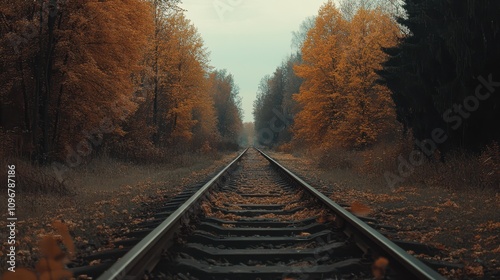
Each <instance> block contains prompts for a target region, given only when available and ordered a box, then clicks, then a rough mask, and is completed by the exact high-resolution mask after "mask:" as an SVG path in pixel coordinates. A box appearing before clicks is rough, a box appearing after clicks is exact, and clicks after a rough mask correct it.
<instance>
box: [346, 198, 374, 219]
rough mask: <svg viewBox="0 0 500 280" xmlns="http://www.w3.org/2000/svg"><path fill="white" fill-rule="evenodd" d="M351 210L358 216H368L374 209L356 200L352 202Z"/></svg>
mask: <svg viewBox="0 0 500 280" xmlns="http://www.w3.org/2000/svg"><path fill="white" fill-rule="evenodd" d="M351 212H352V213H354V214H356V215H357V216H361V217H365V216H368V215H369V214H370V213H371V212H372V210H371V209H370V207H368V206H366V205H364V204H361V203H359V202H357V201H355V202H353V203H352V204H351Z"/></svg>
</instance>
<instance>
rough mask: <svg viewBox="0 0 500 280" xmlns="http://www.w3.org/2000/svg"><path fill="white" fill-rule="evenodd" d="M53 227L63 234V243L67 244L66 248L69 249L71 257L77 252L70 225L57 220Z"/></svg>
mask: <svg viewBox="0 0 500 280" xmlns="http://www.w3.org/2000/svg"><path fill="white" fill-rule="evenodd" d="M52 227H53V228H54V229H56V231H57V232H59V234H60V235H61V236H62V243H63V244H64V246H66V249H68V252H69V256H70V258H71V257H72V256H73V254H74V253H75V244H73V239H72V238H71V235H70V234H69V230H68V226H67V225H66V224H64V223H62V222H61V221H59V220H56V221H54V222H53V223H52Z"/></svg>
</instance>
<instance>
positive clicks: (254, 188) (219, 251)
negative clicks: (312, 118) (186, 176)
mask: <svg viewBox="0 0 500 280" xmlns="http://www.w3.org/2000/svg"><path fill="white" fill-rule="evenodd" d="M369 224H370V225H371V226H370V225H369ZM374 228H377V230H378V231H377V230H375V229H374ZM382 233H384V234H385V236H384V235H383V234H382ZM386 236H390V227H388V226H383V225H379V224H377V223H376V221H374V220H371V219H364V221H363V220H361V219H360V218H359V217H356V216H354V215H353V214H351V213H350V212H348V211H347V210H345V208H343V207H341V206H340V205H337V204H335V203H334V202H333V201H331V200H330V199H329V198H328V197H326V196H325V195H324V194H322V193H320V192H318V191H317V190H316V189H314V188H313V187H311V186H309V185H308V184H307V183H305V182H304V181H303V180H301V179H300V178H298V177H297V176H296V175H294V174H293V173H291V172H290V171H288V170H287V169H285V168H284V167H283V166H281V165H280V164H279V163H277V162H276V161H274V160H273V159H271V158H270V157H268V156H267V155H265V154H264V153H263V152H261V151H259V150H257V149H253V148H250V149H247V150H245V151H244V152H243V153H242V154H240V155H239V156H238V157H237V158H236V159H235V160H234V161H233V162H231V163H230V164H229V165H228V166H227V167H225V168H224V169H223V170H222V171H221V172H220V173H218V174H217V175H216V176H215V177H213V178H212V179H211V180H210V181H208V182H207V183H206V184H204V185H197V186H194V187H192V188H190V189H187V190H185V191H184V192H182V193H181V194H179V195H178V196H177V197H176V198H174V199H172V200H170V201H169V202H167V203H166V204H165V205H163V206H162V208H161V209H160V210H159V212H158V213H157V214H155V215H154V217H152V218H151V219H150V220H149V221H147V222H144V223H142V224H141V225H139V228H138V229H136V230H134V231H132V232H130V233H128V234H127V235H126V236H124V238H123V240H121V241H119V242H117V244H115V245H116V247H118V248H119V249H116V250H111V251H107V252H102V253H99V254H94V255H93V256H89V257H88V259H89V260H90V259H96V258H99V260H101V261H100V263H99V265H94V266H84V267H74V268H72V270H73V272H74V274H75V275H81V274H85V275H89V276H94V277H95V276H98V275H100V276H99V278H98V279H103V280H108V279H200V280H210V279H242V280H243V279H252V280H254V279H373V271H372V270H373V264H374V262H375V260H377V259H379V258H383V260H387V261H388V266H387V270H384V269H382V271H385V279H444V278H443V277H442V276H441V275H440V274H438V273H437V272H436V271H435V270H433V269H432V268H431V267H430V266H433V267H434V268H436V267H440V266H446V265H444V264H439V263H428V264H424V263H423V262H422V261H420V260H418V259H416V258H414V257H412V256H411V255H409V254H408V253H407V252H406V251H405V250H410V249H411V250H413V251H417V252H419V251H420V252H423V253H426V254H438V253H439V252H432V251H433V250H432V248H429V247H428V246H425V245H423V244H416V243H408V242H396V243H397V244H396V243H394V242H392V241H390V240H389V239H388V238H387V237H386ZM398 245H399V246H398ZM117 258H119V259H118V260H117V261H116V259H117ZM103 260H104V261H103ZM106 260H108V261H106ZM429 265H430V266H429ZM376 269H377V268H376Z"/></svg>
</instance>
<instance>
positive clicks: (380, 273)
mask: <svg viewBox="0 0 500 280" xmlns="http://www.w3.org/2000/svg"><path fill="white" fill-rule="evenodd" d="M388 265H389V260H387V259H386V258H384V257H380V258H378V259H377V260H376V261H375V262H374V263H373V265H372V273H373V276H374V277H375V279H376V280H380V279H384V276H385V271H386V269H387V266H388Z"/></svg>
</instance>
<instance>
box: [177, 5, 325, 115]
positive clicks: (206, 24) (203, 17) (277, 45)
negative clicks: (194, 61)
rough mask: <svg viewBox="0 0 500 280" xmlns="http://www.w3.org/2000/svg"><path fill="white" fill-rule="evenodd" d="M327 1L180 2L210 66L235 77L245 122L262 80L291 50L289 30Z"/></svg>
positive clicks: (250, 113) (297, 26)
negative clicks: (206, 53)
mask: <svg viewBox="0 0 500 280" xmlns="http://www.w3.org/2000/svg"><path fill="white" fill-rule="evenodd" d="M324 2H326V1H325V0H267V1H266V0H183V1H182V4H181V5H180V6H181V7H182V8H183V9H186V10H187V12H186V16H187V18H189V19H190V20H191V21H192V23H193V24H194V25H195V26H196V27H197V28H198V31H199V33H200V34H201V36H202V37H203V40H204V41H205V46H206V47H207V48H208V50H209V51H210V53H211V54H210V60H211V65H212V66H213V67H215V68H217V69H227V70H228V72H229V73H231V74H233V76H234V80H235V83H236V84H237V85H238V86H239V87H240V95H241V97H242V98H243V105H242V107H243V111H244V121H245V122H251V121H253V115H252V109H253V101H254V99H255V96H256V92H257V88H258V86H259V82H260V80H261V79H262V78H263V77H264V76H265V75H268V74H269V75H270V74H272V73H273V72H274V70H276V67H278V66H279V65H280V64H281V62H282V61H283V60H284V59H285V58H286V56H288V55H289V54H290V53H291V52H292V48H291V40H292V31H297V30H298V29H299V26H300V24H301V23H302V21H303V20H304V19H306V18H307V17H309V16H313V15H316V14H317V13H318V10H319V8H320V7H321V5H322V4H323V3H324Z"/></svg>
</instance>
